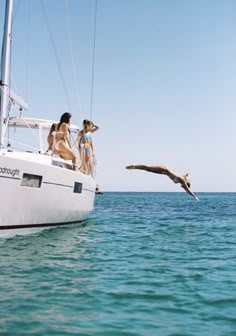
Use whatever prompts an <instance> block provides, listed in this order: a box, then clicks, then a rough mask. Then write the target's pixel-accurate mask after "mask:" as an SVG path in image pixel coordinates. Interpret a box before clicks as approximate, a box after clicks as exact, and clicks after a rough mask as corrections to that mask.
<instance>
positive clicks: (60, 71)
mask: <svg viewBox="0 0 236 336" xmlns="http://www.w3.org/2000/svg"><path fill="white" fill-rule="evenodd" d="M41 6H42V10H43V14H44V17H45V21H46V25H47V29H48V33H49V36H50V39H51V43H52V47H53V51H54V54H55V57H56V61H57V66H58V70H59V74H60V78H61V82H62V85H63V88H64V91H65V95H66V99H67V104H68V106H69V109H70V112H71V113H72V108H71V103H70V99H69V95H68V92H67V88H66V86H65V80H64V76H63V72H62V67H61V64H60V61H59V57H58V53H57V49H56V44H55V41H54V38H53V35H52V31H51V29H50V25H49V20H48V16H47V12H46V8H45V3H44V0H41Z"/></svg>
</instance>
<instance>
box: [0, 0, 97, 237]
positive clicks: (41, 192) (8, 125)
mask: <svg viewBox="0 0 236 336" xmlns="http://www.w3.org/2000/svg"><path fill="white" fill-rule="evenodd" d="M12 13H13V0H6V11H5V25H4V36H3V45H2V55H1V82H0V142H1V143H0V235H1V233H3V232H4V233H6V232H14V233H19V232H20V233H21V232H23V231H27V232H28V231H29V232H32V230H35V229H36V228H44V227H52V226H60V225H67V224H71V223H77V222H80V221H83V220H85V219H87V218H88V216H89V214H90V213H91V211H92V210H93V207H94V198H95V189H96V181H95V179H94V177H93V176H88V175H85V174H83V173H81V172H75V171H73V170H72V163H71V162H70V161H65V160H63V159H61V158H60V157H57V156H55V155H53V154H52V155H45V152H46V149H47V134H48V131H49V128H50V126H51V124H52V123H53V122H55V121H52V120H42V119H37V118H24V117H22V116H21V113H20V115H19V116H15V117H14V116H11V114H12V111H13V107H14V106H16V105H17V106H18V107H19V109H20V110H25V109H27V104H26V103H25V101H24V100H23V99H22V98H20V97H18V96H17V95H15V94H14V93H13V92H12V91H11V89H10V59H11V39H12ZM21 129H25V130H29V131H31V132H32V131H34V132H37V134H38V148H37V149H32V148H31V147H30V146H29V147H25V145H24V146H23V145H22V143H21V142H20V143H19V140H18V141H15V140H14V139H13V138H12V136H13V135H14V133H15V131H18V130H21ZM70 129H71V133H72V132H73V131H74V132H76V133H77V132H78V127H77V126H76V125H72V126H70ZM12 130H14V132H12ZM16 133H17V132H16ZM27 138H28V139H30V142H31V144H32V135H30V137H27V136H25V138H24V139H27Z"/></svg>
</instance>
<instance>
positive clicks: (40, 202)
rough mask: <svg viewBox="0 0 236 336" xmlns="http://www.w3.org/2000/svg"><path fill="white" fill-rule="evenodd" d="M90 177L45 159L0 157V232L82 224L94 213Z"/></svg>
mask: <svg viewBox="0 0 236 336" xmlns="http://www.w3.org/2000/svg"><path fill="white" fill-rule="evenodd" d="M95 188H96V182H95V180H94V179H93V178H92V177H91V176H87V175H84V174H82V173H80V172H74V171H72V170H70V169H66V168H62V167H58V166H55V165H53V164H52V158H51V157H48V156H46V155H40V154H33V153H32V154H30V153H17V154H15V155H14V153H9V154H8V153H5V154H2V155H0V189H1V191H2V192H1V194H0V231H4V230H19V229H26V228H31V229H33V228H45V227H52V226H59V225H66V224H72V223H77V222H81V221H83V220H85V219H87V218H88V216H89V214H90V213H91V211H92V210H93V206H94V198H95Z"/></svg>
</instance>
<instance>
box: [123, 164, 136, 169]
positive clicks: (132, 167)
mask: <svg viewBox="0 0 236 336" xmlns="http://www.w3.org/2000/svg"><path fill="white" fill-rule="evenodd" d="M125 168H126V169H135V166H134V165H133V164H132V165H129V166H126V167H125Z"/></svg>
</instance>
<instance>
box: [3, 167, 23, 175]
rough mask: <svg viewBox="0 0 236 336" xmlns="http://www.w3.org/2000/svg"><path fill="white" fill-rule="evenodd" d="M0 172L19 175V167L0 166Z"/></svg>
mask: <svg viewBox="0 0 236 336" xmlns="http://www.w3.org/2000/svg"><path fill="white" fill-rule="evenodd" d="M0 173H2V174H8V175H11V176H12V177H13V176H15V175H20V169H17V168H16V169H10V168H7V167H0Z"/></svg>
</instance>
